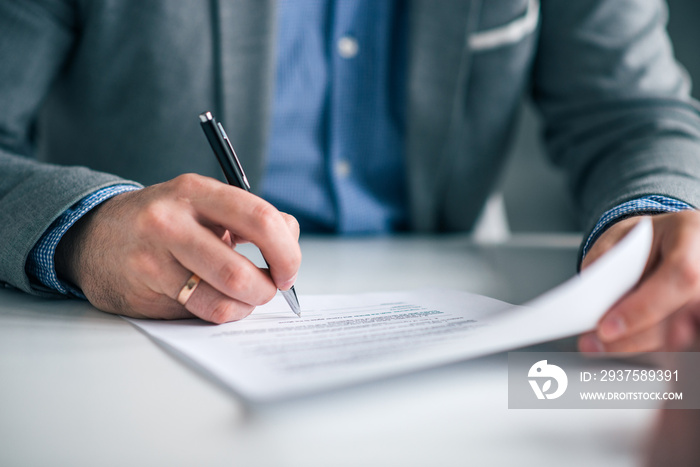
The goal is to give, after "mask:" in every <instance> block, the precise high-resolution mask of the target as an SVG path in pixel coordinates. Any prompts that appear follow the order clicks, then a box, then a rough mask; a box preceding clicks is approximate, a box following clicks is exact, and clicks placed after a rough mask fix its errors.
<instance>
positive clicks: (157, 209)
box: [136, 201, 174, 233]
mask: <svg viewBox="0 0 700 467" xmlns="http://www.w3.org/2000/svg"><path fill="white" fill-rule="evenodd" d="M173 224H174V223H173V221H172V215H171V213H170V210H169V209H168V206H167V204H166V203H165V202H162V201H154V202H152V203H149V204H148V205H147V206H146V207H144V208H143V209H142V210H141V212H140V213H139V216H138V218H137V221H136V227H137V229H139V230H140V231H142V232H147V233H171V230H172V226H173Z"/></svg>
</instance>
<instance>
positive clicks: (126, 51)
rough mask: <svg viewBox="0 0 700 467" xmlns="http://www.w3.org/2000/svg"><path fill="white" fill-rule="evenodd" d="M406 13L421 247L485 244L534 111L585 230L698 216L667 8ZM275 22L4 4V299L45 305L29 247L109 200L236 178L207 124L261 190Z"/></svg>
mask: <svg viewBox="0 0 700 467" xmlns="http://www.w3.org/2000/svg"><path fill="white" fill-rule="evenodd" d="M408 1H409V5H410V20H409V31H410V32H409V42H410V44H409V50H410V52H409V70H408V93H407V96H406V98H407V102H408V128H407V133H406V134H407V141H406V147H407V151H406V164H407V167H408V186H409V191H410V193H409V200H408V202H409V205H410V209H411V222H412V225H413V227H414V229H415V230H418V231H456V230H466V229H469V228H470V227H471V225H472V224H473V222H474V219H475V217H476V216H477V214H478V212H479V210H480V209H481V206H482V204H483V201H484V199H485V198H486V197H487V196H488V194H489V191H490V190H491V188H492V187H493V184H494V181H495V178H496V176H497V174H498V171H499V168H500V166H501V165H502V163H503V156H504V154H505V152H506V147H507V144H508V142H509V140H510V137H511V130H512V129H513V125H514V119H515V116H516V114H517V112H516V110H517V108H518V106H519V104H520V102H521V99H522V97H523V96H524V95H526V94H528V93H529V94H530V95H531V96H532V97H533V99H534V101H535V103H536V104H537V106H538V107H539V109H540V110H541V113H542V115H543V117H544V122H545V127H546V134H545V137H546V141H547V145H548V148H549V152H550V154H551V157H552V160H553V161H554V163H556V164H557V165H559V166H561V167H563V168H564V169H565V170H566V171H567V174H568V178H569V180H570V186H571V191H572V194H573V196H574V197H575V200H576V202H577V204H578V205H579V206H580V209H581V216H582V220H583V222H584V225H585V228H586V229H590V228H591V227H592V224H593V223H594V222H595V220H596V219H597V218H598V216H599V215H600V214H601V213H602V212H603V211H605V210H606V209H608V208H610V207H611V206H613V205H615V204H617V203H620V202H622V201H625V200H627V199H630V198H632V197H637V196H641V195H645V194H651V193H657V194H662V195H666V196H671V197H674V198H678V199H681V200H685V201H686V202H688V203H690V204H691V205H694V206H698V205H700V184H698V180H699V179H700V118H699V117H698V113H697V111H696V109H695V108H694V104H693V103H692V102H691V101H690V99H689V97H688V83H687V80H686V79H685V77H684V74H683V72H682V70H681V69H680V68H679V67H678V66H677V64H676V63H675V62H674V60H673V56H672V52H671V47H670V44H669V42H668V39H667V36H666V34H665V31H664V24H665V20H666V9H665V5H664V4H663V3H662V2H661V1H660V0H567V1H562V0H541V5H540V2H539V1H538V0H408ZM274 13H275V8H274V1H273V0H235V1H234V0H209V1H205V0H22V1H10V2H8V1H5V2H0V63H1V65H0V109H2V112H0V238H1V239H2V242H0V281H4V282H7V283H10V284H13V285H14V286H16V287H19V288H21V289H23V290H26V291H33V292H34V293H41V292H42V291H41V290H40V289H39V288H37V287H35V286H32V285H31V284H30V281H29V279H28V277H27V275H26V273H25V263H26V258H27V255H28V253H29V251H30V249H31V248H32V246H33V245H34V244H35V243H36V241H37V240H38V238H39V237H40V236H41V234H42V233H43V232H44V231H45V230H46V228H47V227H48V226H49V225H50V224H51V222H52V221H53V220H54V219H55V218H56V217H57V216H58V215H59V214H60V213H61V212H63V211H64V210H65V209H66V208H67V207H69V206H70V205H72V204H73V203H75V202H76V201H77V200H79V199H80V198H82V197H83V196H85V195H86V194H88V193H89V192H91V191H94V190H95V189H97V188H100V187H103V186H107V185H110V184H114V183H120V182H123V180H124V179H128V180H134V181H135V182H134V183H141V184H152V183H156V182H160V181H164V180H167V179H170V178H172V177H174V176H176V175H178V174H181V173H184V172H198V173H201V174H205V175H211V176H216V177H219V169H218V167H216V165H215V164H216V162H215V161H214V158H213V157H212V156H211V154H210V151H209V149H208V148H207V146H206V144H207V143H206V141H205V139H204V138H203V137H202V134H201V130H200V129H199V128H198V124H197V115H198V113H199V112H201V111H203V110H205V109H211V110H213V111H214V112H215V113H216V115H218V116H219V117H220V119H221V120H222V121H223V122H224V124H225V125H226V127H227V128H228V129H229V132H230V133H231V137H232V140H233V141H234V142H235V144H236V146H237V148H238V152H239V154H240V156H241V157H242V158H243V159H244V160H243V161H242V163H243V164H244V166H245V167H246V169H247V171H248V172H249V178H251V183H252V185H253V186H259V184H258V183H256V179H259V178H260V176H261V174H262V170H263V166H264V154H265V139H266V135H267V131H268V120H269V118H268V116H269V108H270V99H271V90H272V86H273V82H272V78H273V75H274V73H273V66H274V62H273V55H274V50H273V46H274V43H275V40H274V24H275V17H274ZM80 166H82V167H80Z"/></svg>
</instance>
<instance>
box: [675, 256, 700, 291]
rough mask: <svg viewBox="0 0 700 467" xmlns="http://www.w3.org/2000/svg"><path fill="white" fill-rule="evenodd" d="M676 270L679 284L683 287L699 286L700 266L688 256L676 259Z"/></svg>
mask: <svg viewBox="0 0 700 467" xmlns="http://www.w3.org/2000/svg"><path fill="white" fill-rule="evenodd" d="M674 271H675V276H676V279H677V281H678V284H679V285H681V286H683V287H686V288H697V286H698V284H699V283H700V267H698V265H696V264H695V262H694V261H691V260H690V258H688V257H687V256H682V257H680V258H678V259H677V260H676V262H675V267H674Z"/></svg>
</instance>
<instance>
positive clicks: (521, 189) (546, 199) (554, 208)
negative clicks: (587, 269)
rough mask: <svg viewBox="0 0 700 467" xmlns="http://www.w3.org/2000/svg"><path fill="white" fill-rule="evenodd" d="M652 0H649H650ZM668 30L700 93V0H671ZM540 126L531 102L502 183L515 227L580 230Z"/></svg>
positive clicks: (696, 92)
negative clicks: (546, 150)
mask: <svg viewBox="0 0 700 467" xmlns="http://www.w3.org/2000/svg"><path fill="white" fill-rule="evenodd" d="M649 1H651V0H649ZM667 1H668V5H669V24H668V29H669V34H670V36H671V40H672V41H673V45H674V49H675V52H676V58H677V59H678V61H679V62H680V63H681V64H682V65H683V66H685V68H686V69H687V70H688V72H689V73H690V76H691V77H692V78H693V96H694V97H695V98H696V99H697V98H700V50H699V49H700V27H698V20H700V1H699V0H667ZM539 134H540V126H539V122H538V120H537V116H536V115H535V113H534V111H533V109H532V108H531V106H530V104H529V103H527V104H526V105H525V107H524V109H523V115H522V118H521V121H520V128H519V131H518V136H517V138H516V141H515V144H514V145H513V149H512V154H511V156H510V161H509V163H508V167H507V169H506V171H505V174H504V177H503V178H502V180H501V189H500V191H501V192H502V193H503V198H504V201H505V210H506V216H507V221H508V224H509V226H510V230H511V231H512V232H542V231H546V232H552V231H556V232H576V231H578V225H577V222H576V219H575V217H574V215H573V206H572V203H571V200H570V198H569V197H568V194H567V192H566V190H565V188H564V179H563V175H562V174H561V173H559V172H558V171H557V170H556V169H554V168H553V167H551V166H550V165H549V163H548V161H547V158H546V156H545V155H544V154H543V151H542V146H541V144H540V142H539V140H538V138H539Z"/></svg>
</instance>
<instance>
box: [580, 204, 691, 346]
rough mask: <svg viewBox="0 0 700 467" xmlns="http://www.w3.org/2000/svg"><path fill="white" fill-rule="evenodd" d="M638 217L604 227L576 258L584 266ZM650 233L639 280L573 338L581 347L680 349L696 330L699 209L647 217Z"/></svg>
mask: <svg viewBox="0 0 700 467" xmlns="http://www.w3.org/2000/svg"><path fill="white" fill-rule="evenodd" d="M640 220H641V217H631V218H628V219H624V220H622V221H620V222H618V223H616V224H615V225H613V226H611V227H610V228H609V229H608V230H606V231H605V232H604V233H603V234H602V235H601V236H600V237H599V238H598V240H597V241H596V242H595V244H594V245H593V247H592V248H591V249H590V251H589V253H588V254H587V255H586V257H585V259H584V260H583V263H582V268H585V267H587V266H588V265H590V264H591V263H592V262H593V261H595V260H596V259H597V258H599V257H600V256H601V255H602V254H603V253H605V252H606V251H608V250H609V249H610V248H611V247H612V246H613V245H615V244H616V243H617V242H618V241H619V240H620V239H621V238H622V237H624V236H625V234H626V233H627V232H629V231H630V230H631V229H632V228H633V227H634V226H635V225H636V224H637V223H638V222H639V221H640ZM652 223H653V226H654V239H653V242H652V247H651V252H650V254H649V259H648V261H647V264H646V267H645V269H644V273H643V274H642V278H641V279H640V280H639V283H638V284H637V285H636V286H635V287H634V288H633V289H632V290H631V291H630V292H629V293H627V294H626V295H625V296H624V297H623V298H622V299H620V301H618V302H617V303H616V304H615V305H613V307H612V308H610V310H608V311H607V313H605V315H604V316H603V317H602V318H601V320H600V321H599V322H598V326H597V327H596V329H595V331H592V332H589V333H586V334H583V335H582V336H581V337H580V338H579V349H580V350H581V351H582V352H651V351H681V350H683V349H685V348H687V347H689V346H690V345H691V344H692V342H693V341H694V340H695V338H696V337H697V335H698V332H699V331H700V212H698V211H691V210H689V211H682V212H675V213H669V214H660V215H655V216H653V217H652Z"/></svg>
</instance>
